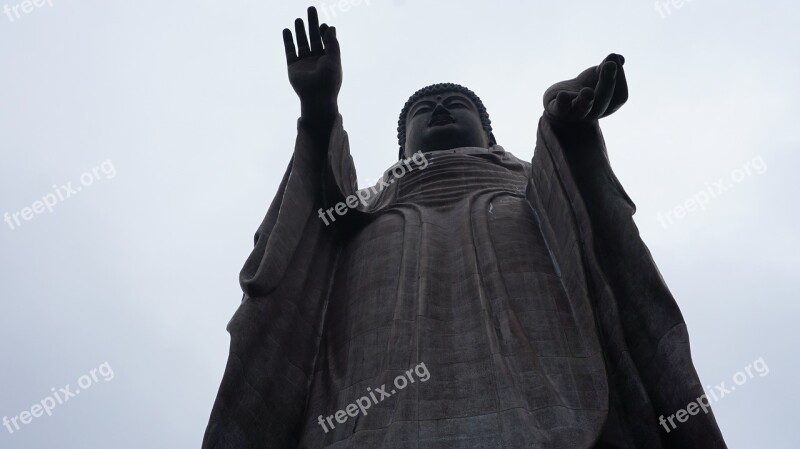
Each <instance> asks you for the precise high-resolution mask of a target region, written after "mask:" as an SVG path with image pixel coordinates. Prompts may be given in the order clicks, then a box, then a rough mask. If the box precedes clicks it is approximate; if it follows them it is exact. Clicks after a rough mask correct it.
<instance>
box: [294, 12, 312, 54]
mask: <svg viewBox="0 0 800 449" xmlns="http://www.w3.org/2000/svg"><path fill="white" fill-rule="evenodd" d="M294 34H295V35H296V36H297V55H298V56H300V57H301V58H302V57H304V56H308V55H310V54H311V48H309V46H308V38H307V37H306V27H305V24H304V23H303V19H300V18H298V19H295V21H294Z"/></svg>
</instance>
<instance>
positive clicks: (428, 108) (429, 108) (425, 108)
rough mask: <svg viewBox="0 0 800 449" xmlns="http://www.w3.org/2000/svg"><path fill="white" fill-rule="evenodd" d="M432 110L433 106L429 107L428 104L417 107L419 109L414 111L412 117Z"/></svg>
mask: <svg viewBox="0 0 800 449" xmlns="http://www.w3.org/2000/svg"><path fill="white" fill-rule="evenodd" d="M431 111H433V108H431V107H428V106H420V107H418V108H417V110H416V111H414V113H413V114H412V115H411V116H412V117H416V116H418V115H420V114H425V113H427V112H431Z"/></svg>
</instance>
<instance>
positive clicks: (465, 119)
mask: <svg viewBox="0 0 800 449" xmlns="http://www.w3.org/2000/svg"><path fill="white" fill-rule="evenodd" d="M458 147H482V148H489V136H488V135H487V134H486V130H484V129H483V126H482V125H481V117H480V115H479V113H478V108H477V106H475V104H474V103H473V102H472V100H470V99H469V98H468V97H467V96H465V95H463V94H461V93H458V92H449V93H448V92H445V93H441V94H435V95H427V96H424V97H422V98H420V99H419V100H417V101H416V102H414V104H412V105H411V107H410V108H409V109H408V115H406V145H405V148H404V152H405V155H406V157H409V156H411V155H412V154H414V153H415V152H417V151H421V152H423V153H427V152H429V151H437V150H449V149H450V148H458Z"/></svg>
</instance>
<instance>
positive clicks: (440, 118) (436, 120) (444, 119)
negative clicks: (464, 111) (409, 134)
mask: <svg viewBox="0 0 800 449" xmlns="http://www.w3.org/2000/svg"><path fill="white" fill-rule="evenodd" d="M455 122H456V120H455V119H454V118H453V117H452V116H450V114H439V115H434V116H433V117H431V120H430V121H429V122H428V127H431V126H442V125H449V124H451V123H455Z"/></svg>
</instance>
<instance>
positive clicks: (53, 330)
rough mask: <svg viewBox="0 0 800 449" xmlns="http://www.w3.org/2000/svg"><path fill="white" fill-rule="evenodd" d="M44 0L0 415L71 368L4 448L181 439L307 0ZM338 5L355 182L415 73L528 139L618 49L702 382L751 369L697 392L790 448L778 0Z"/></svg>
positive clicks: (20, 11) (506, 136) (790, 105)
mask: <svg viewBox="0 0 800 449" xmlns="http://www.w3.org/2000/svg"><path fill="white" fill-rule="evenodd" d="M37 1H39V2H41V3H42V4H41V6H38V7H37V6H36V5H33V4H31V5H24V4H22V0H3V2H2V4H0V7H4V6H8V7H7V8H4V9H3V11H2V15H0V66H2V70H0V145H2V155H3V163H2V165H0V213H2V214H5V213H8V214H9V217H11V218H10V219H9V221H10V224H9V222H3V223H0V242H1V243H0V244H1V245H2V247H1V248H2V251H1V252H0V254H1V256H0V257H2V259H1V261H0V264H1V265H0V288H2V309H0V361H1V363H2V369H1V370H0V417H2V416H7V417H9V418H10V417H13V416H17V415H19V414H20V413H21V412H23V411H25V410H28V411H31V410H32V407H33V406H34V405H35V404H37V403H39V404H41V403H47V402H46V398H48V397H53V394H57V392H58V391H59V390H60V389H61V388H63V387H64V386H66V385H71V386H72V387H71V388H72V390H75V389H76V387H77V386H78V383H79V382H81V383H82V384H83V385H82V386H86V387H87V388H85V389H83V390H82V392H81V394H80V396H78V395H75V396H74V397H72V398H70V399H69V400H68V401H67V402H64V403H63V404H58V405H56V406H55V407H52V408H51V409H52V410H51V413H52V416H48V415H47V414H42V411H41V410H39V411H38V412H39V414H42V416H40V417H36V418H32V422H30V423H29V424H21V427H20V429H19V430H16V429H14V427H13V425H12V427H11V428H12V429H14V433H13V434H12V433H10V432H9V431H8V430H7V428H6V427H0V447H2V448H9V449H17V448H44V447H58V448H66V449H72V448H75V449H77V448H81V449H84V448H119V449H126V448H131V449H132V448H137V449H138V448H142V447H148V448H196V447H199V445H200V442H201V439H202V436H203V432H204V429H205V425H206V424H207V420H208V416H209V413H210V411H211V406H212V403H213V400H214V397H215V394H216V391H217V388H218V386H219V381H220V379H221V376H222V372H223V370H224V367H225V361H226V359H227V349H228V342H229V337H228V334H227V333H226V332H225V325H226V324H227V322H228V320H229V319H230V317H231V315H232V314H233V312H234V311H235V309H236V307H237V305H238V303H239V301H240V298H241V291H240V289H239V285H238V272H239V270H240V268H241V266H242V264H243V262H244V260H245V258H246V257H247V255H248V254H249V251H250V248H251V245H252V237H253V233H254V231H255V230H256V228H257V226H258V224H259V223H260V221H261V219H262V217H263V215H264V213H265V212H266V209H267V207H268V205H269V203H270V201H271V200H272V198H273V196H274V195H275V191H276V188H277V186H278V183H279V181H280V178H281V176H282V174H283V171H284V169H285V168H286V165H287V163H288V161H289V157H290V155H291V152H292V147H293V143H294V138H295V135H296V128H295V125H296V123H295V122H296V119H297V117H298V114H299V104H298V101H297V98H296V97H295V94H294V92H293V91H292V89H291V87H290V86H289V83H288V81H287V78H286V67H285V59H284V55H283V45H282V42H281V30H282V29H283V28H284V27H286V26H291V24H292V21H293V20H294V18H295V17H298V16H304V15H305V7H306V6H308V4H307V3H303V2H299V1H291V2H289V1H271V2H253V1H241V0H230V1H225V2H222V1H220V0H202V1H197V0H194V1H189V0H172V1H155V0H137V1H135V2H133V1H129V2H119V1H99V0H95V1H63V0H44V1H43V0H37ZM344 1H345V3H344V5H347V6H349V8H340V7H338V6H335V5H338V2H335V1H334V0H323V1H322V2H318V3H316V5H317V6H318V7H320V11H321V16H322V17H323V19H324V16H325V13H324V12H322V8H321V6H322V5H323V4H324V5H327V11H328V12H327V14H328V16H329V19H328V22H329V23H331V24H334V25H336V26H337V29H338V36H339V40H340V42H341V47H342V59H343V66H344V85H343V87H342V91H341V94H340V97H339V101H340V109H341V112H342V115H343V116H344V123H345V128H346V129H347V130H348V132H349V134H350V142H351V150H352V153H353V156H354V158H355V160H356V166H357V169H358V171H359V177H360V178H361V179H367V180H374V179H375V178H376V177H378V176H379V175H380V174H381V173H382V172H383V170H384V169H385V168H386V167H388V166H389V165H390V164H391V163H393V162H394V160H395V158H396V153H397V151H396V124H397V114H398V113H399V110H400V108H401V107H402V105H403V103H404V102H405V100H406V99H407V98H408V96H409V95H410V94H411V93H413V91H415V90H416V89H418V88H420V87H422V86H424V85H427V84H430V83H434V82H456V83H460V84H463V85H466V86H468V87H470V88H471V89H472V90H474V91H475V92H477V93H478V95H480V96H481V98H482V99H483V102H484V103H485V104H486V106H487V108H488V110H489V113H490V114H491V117H492V124H493V126H494V129H495V132H494V134H495V136H496V137H497V139H498V141H499V143H500V144H501V145H503V146H504V147H505V148H506V150H508V151H511V152H512V153H514V154H515V155H517V156H518V157H521V158H526V159H529V158H530V157H531V156H532V154H533V148H534V141H535V127H536V122H537V120H538V118H539V116H540V115H541V112H542V102H541V97H542V94H543V93H544V91H545V89H546V88H547V87H549V86H550V85H551V84H553V83H555V82H557V81H560V80H563V79H568V78H572V77H574V76H575V75H577V74H578V73H579V72H580V71H581V70H583V69H585V68H587V67H589V66H593V65H596V64H597V63H599V62H600V61H601V60H602V59H603V58H604V57H605V56H606V55H607V54H608V53H611V52H617V53H621V54H623V55H624V56H625V57H626V60H627V62H626V64H625V69H626V73H627V77H628V83H629V88H630V100H629V101H628V103H627V104H626V105H625V106H624V107H623V108H622V109H621V110H619V111H618V112H617V113H616V114H615V115H614V116H612V117H609V118H607V119H604V120H603V121H602V123H601V125H602V128H603V131H604V133H605V139H606V143H607V146H608V152H609V157H610V159H611V162H612V166H613V167H614V169H615V171H616V173H617V175H618V177H619V178H620V180H621V182H622V184H623V185H624V186H625V188H626V190H627V192H628V194H629V195H630V196H631V198H632V199H633V200H634V201H635V202H636V204H637V205H638V212H637V214H636V217H635V218H636V222H637V224H638V225H639V228H640V230H641V233H642V236H643V238H644V240H645V242H646V243H647V244H648V245H649V247H650V249H651V251H652V252H653V255H654V257H655V259H656V262H657V263H658V265H659V267H660V269H661V272H662V274H663V276H664V278H665V279H666V281H667V283H668V284H669V286H670V288H671V290H672V292H673V293H674V295H675V297H676V299H677V301H678V303H679V305H680V307H681V309H682V311H683V313H684V316H685V318H686V321H687V323H688V326H689V332H690V336H691V343H692V351H693V356H694V361H695V364H696V366H697V369H698V371H699V374H700V377H701V380H702V381H703V382H704V383H705V384H707V385H710V386H713V385H716V384H719V383H720V382H722V381H725V382H726V383H727V385H728V386H730V385H731V384H732V379H733V378H734V376H736V373H737V372H739V371H742V370H743V369H744V368H745V367H746V366H747V365H750V364H752V363H753V362H754V361H756V360H758V359H762V358H763V363H764V364H765V365H766V366H768V367H769V373H768V374H767V375H764V376H763V377H762V376H760V375H756V376H754V377H753V378H752V379H748V380H747V382H745V383H744V384H742V385H740V386H738V387H737V389H736V390H735V391H733V392H731V393H730V394H729V395H727V396H726V397H724V398H722V399H720V400H719V401H718V402H716V403H714V404H713V407H714V410H715V413H716V415H717V419H718V421H719V424H720V427H721V429H722V432H723V434H724V435H725V438H726V440H727V442H728V444H729V446H730V447H731V448H754V447H759V448H792V449H793V448H796V447H797V443H798V441H797V436H796V435H797V432H796V427H797V422H796V420H797V419H798V412H797V410H796V408H795V405H796V404H797V403H798V393H797V387H796V385H795V383H794V382H795V381H796V379H797V378H798V374H800V373H799V372H798V371H799V370H798V365H799V364H800V362H798V355H800V352H799V351H798V350H797V349H796V347H795V346H794V345H795V344H796V342H797V341H798V328H800V322H798V319H799V318H798V316H799V314H798V312H799V311H800V306H798V299H799V298H800V295H798V290H799V289H798V282H797V277H798V274H797V271H798V268H800V263H798V254H800V239H798V233H797V220H798V218H800V216H799V214H798V212H797V210H796V206H797V204H798V201H797V199H796V196H795V195H796V192H797V190H798V189H797V186H796V179H797V176H796V171H797V169H798V167H799V166H800V156H798V148H800V145H799V144H800V137H798V133H797V121H798V119H799V118H800V101H798V100H800V95H798V94H799V93H800V84H798V80H800V63H799V61H798V55H800V48H799V47H800V45H798V44H800V38H799V37H798V31H797V23H798V19H800V14H799V13H800V6H798V4H797V3H796V2H789V1H771V2H756V1H741V0H725V1H723V0H693V1H691V2H688V1H687V2H685V3H683V4H681V6H680V7H676V6H669V9H667V7H666V6H662V7H661V12H660V13H659V11H658V10H657V8H656V5H655V3H654V1H652V0H636V1H633V0H629V1H616V0H615V1H606V2H597V1H588V0H587V1H570V2H556V1H550V2H530V1H507V2H486V1H483V2H479V1H439V2H436V4H431V2H423V1H422V0H370V1H369V3H365V2H362V3H360V4H354V3H353V1H352V0H344ZM678 4H680V3H678ZM344 9H347V10H344ZM26 11H27V12H26ZM334 14H335V17H334ZM93 170H94V171H93ZM720 180H721V181H720ZM720 182H722V183H723V184H719V183H720ZM70 183H71V184H70ZM54 185H55V186H54ZM718 185H723V186H725V190H724V192H720V193H718V192H717V190H715V189H716V187H715V186H718ZM78 187H80V190H78V189H77V188H78ZM709 189H711V190H709ZM702 192H714V193H715V195H714V197H712V198H709V199H708V200H705V201H703V198H704V197H703V194H702ZM709 196H710V195H709ZM693 198H694V199H695V200H701V201H703V207H702V208H699V207H694V208H692V207H691V206H688V205H687V201H688V200H691V199H693ZM687 206H688V208H689V209H692V210H686V209H687ZM26 208H29V209H26ZM49 209H52V212H50V211H49ZM15 213H16V214H17V218H16V220H18V223H17V222H15V221H14V220H15V218H14V214H15ZM659 214H661V215H659ZM25 217H27V219H26V218H25ZM12 228H13V229H12ZM793 342H794V343H793ZM92 370H94V377H92V376H91V374H92ZM112 372H113V375H112ZM84 375H86V376H87V377H81V376H84ZM87 379H88V380H87ZM51 388H55V390H56V393H54V392H53V390H51ZM62 395H66V394H65V393H64V394H62ZM34 411H36V410H34ZM28 418H29V420H30V417H28Z"/></svg>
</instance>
